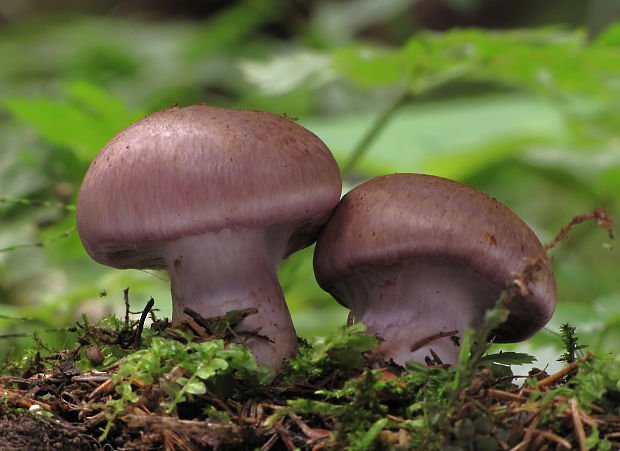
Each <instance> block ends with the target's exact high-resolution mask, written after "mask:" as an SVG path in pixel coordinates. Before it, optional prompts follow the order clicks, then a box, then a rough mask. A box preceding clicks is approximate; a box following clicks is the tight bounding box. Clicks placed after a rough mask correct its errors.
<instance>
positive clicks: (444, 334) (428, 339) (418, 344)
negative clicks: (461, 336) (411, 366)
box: [411, 330, 459, 352]
mask: <svg viewBox="0 0 620 451" xmlns="http://www.w3.org/2000/svg"><path fill="white" fill-rule="evenodd" d="M458 333H459V331H458V330H449V331H447V332H439V333H436V334H435V335H431V336H430V337H426V338H423V339H422V340H419V341H416V342H415V343H414V344H413V345H412V346H411V352H413V351H417V350H418V349H420V348H423V347H424V346H426V345H427V344H429V343H430V342H432V341H435V340H439V339H440V338H445V337H452V336H453V335H456V334H458Z"/></svg>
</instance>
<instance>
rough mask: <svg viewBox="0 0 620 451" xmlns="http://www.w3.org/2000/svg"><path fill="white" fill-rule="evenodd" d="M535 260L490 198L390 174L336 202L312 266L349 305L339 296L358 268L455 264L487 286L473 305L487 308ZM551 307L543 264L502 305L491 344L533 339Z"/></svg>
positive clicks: (527, 236) (509, 215)
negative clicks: (522, 290) (524, 288)
mask: <svg viewBox="0 0 620 451" xmlns="http://www.w3.org/2000/svg"><path fill="white" fill-rule="evenodd" d="M540 255H543V247H542V245H541V244H540V241H539V240H538V239H537V238H536V235H535V234H534V233H533V232H532V230H531V229H530V228H529V227H528V226H527V225H526V224H525V223H524V222H523V221H522V220H521V219H520V218H519V217H518V216H517V215H515V214H514V213H513V212H512V211H511V210H510V209H508V208H507V207H506V206H504V205H502V204H501V203H499V202H498V201H497V200H495V199H494V198H492V197H490V196H488V195H486V194H484V193H482V192H480V191H478V190H475V189H473V188H471V187H469V186H466V185H463V184H461V183H458V182H455V181H452V180H448V179H444V178H440V177H434V176H430V175H422V174H393V175H386V176H382V177H377V178H374V179H372V180H370V181H368V182H366V183H364V184H362V185H360V186H358V187H357V188H355V189H353V190H351V191H350V192H349V193H347V194H346V195H345V196H344V197H343V199H342V200H341V202H340V204H339V206H338V207H337V208H336V210H335V212H334V214H333V216H332V218H331V219H330V221H329V223H328V224H327V225H326V226H325V228H324V229H323V231H322V232H321V235H320V237H319V240H318V242H317V246H316V252H315V259H314V267H315V273H316V278H317V280H318V282H319V285H320V286H321V287H323V288H324V289H325V290H326V291H328V292H330V293H331V294H332V295H333V296H334V297H335V298H336V299H337V300H338V301H339V302H340V303H342V304H343V305H345V306H350V304H351V303H350V302H349V299H347V296H351V293H352V292H354V291H355V290H351V289H350V287H347V284H348V281H347V280H348V279H349V278H350V277H351V276H352V275H354V274H355V273H356V272H359V271H361V270H364V271H365V270H369V268H375V269H376V271H381V270H382V268H388V267H390V266H391V265H394V264H395V263H397V262H406V261H412V262H413V261H415V262H424V261H425V260H428V261H429V262H430V261H432V262H435V263H437V262H439V263H440V264H443V263H446V264H449V265H458V266H461V265H462V266H463V267H466V268H467V271H470V272H472V273H474V274H476V275H477V276H479V277H480V278H481V279H482V280H485V283H486V282H488V283H489V286H491V287H495V289H494V290H493V289H492V290H487V291H488V293H490V298H489V299H480V303H481V305H484V306H485V308H489V307H492V306H493V305H494V304H495V302H496V301H497V299H498V298H499V295H500V294H501V292H502V290H503V289H504V288H506V287H507V284H508V283H509V282H510V281H512V280H513V279H514V277H515V274H516V273H519V272H520V271H522V270H523V269H524V266H525V264H526V259H528V258H532V257H537V256H540ZM419 265H420V264H417V266H416V268H418V270H419V268H420V266H419ZM445 302H446V304H447V303H448V301H447V300H446V301H445ZM555 302H556V287H555V280H554V277H553V273H552V270H551V267H550V266H549V264H548V263H547V262H544V263H543V265H542V268H541V269H540V271H539V273H538V274H537V275H536V278H535V282H534V283H532V284H531V285H530V286H529V295H526V296H514V297H512V298H510V299H509V300H508V301H507V307H508V309H509V310H510V316H509V319H508V321H507V322H506V323H505V324H503V325H502V326H501V327H500V329H499V330H498V331H496V332H497V333H498V337H497V341H504V342H512V341H519V340H523V339H526V338H528V337H529V336H531V335H532V334H534V333H535V332H536V331H538V330H539V329H540V328H542V327H543V326H544V325H545V324H546V323H547V322H548V321H549V319H550V318H551V316H552V314H553V311H554V308H555ZM447 308H449V307H447ZM354 313H355V312H354Z"/></svg>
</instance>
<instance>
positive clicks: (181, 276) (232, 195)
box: [77, 105, 341, 370]
mask: <svg viewBox="0 0 620 451" xmlns="http://www.w3.org/2000/svg"><path fill="white" fill-rule="evenodd" d="M340 193H341V179H340V173H339V170H338V166H337V164H336V161H335V160H334V158H333V156H332V154H331V152H330V151H329V149H328V148H327V147H326V146H325V145H324V144H323V142H322V141H321V140H320V139H319V138H318V137H316V136H315V135H314V134H313V133H311V132H309V131H308V130H306V129H305V128H303V127H301V126H300V125H297V124H296V123H294V122H292V121H290V120H288V119H286V118H284V117H281V116H278V115H275V114H270V113H266V112H261V111H241V110H229V109H223V108H213V107H209V106H206V105H194V106H190V107H187V108H177V107H173V108H170V109H167V110H163V111H159V112H157V113H154V114H151V115H150V116H147V117H146V118H144V119H142V120H140V121H138V122H136V123H135V124H133V125H131V126H129V127H128V128H127V129H125V130H123V131H122V132H120V133H119V134H118V135H117V136H116V137H114V138H113V139H112V140H111V141H110V142H109V143H108V144H107V145H106V146H105V147H104V148H103V149H102V150H101V152H100V153H99V154H98V155H97V157H96V158H95V160H94V161H93V162H92V164H91V166H90V168H89V169H88V172H87V174H86V176H85V178H84V181H83V183H82V187H81V189H80V193H79V197H78V203H77V228H78V232H79V235H80V238H81V240H82V243H83V245H84V247H85V249H86V251H87V252H88V253H89V254H90V256H91V257H92V258H93V259H94V260H96V261H97V262H99V263H102V264H104V265H108V266H113V267H115V268H121V269H124V268H154V269H166V270H167V271H168V273H169V274H170V278H171V283H172V303H173V314H172V316H173V322H175V323H178V322H179V321H181V320H182V319H183V318H184V316H185V315H184V309H185V308H186V307H189V308H190V309H192V310H194V311H195V312H197V313H199V314H200V315H202V316H203V317H213V316H219V315H223V314H225V313H226V312H228V311H231V310H241V309H246V308H253V307H255V308H257V309H258V313H256V314H254V315H250V316H248V317H247V318H245V319H244V320H243V321H241V322H240V323H239V325H238V326H237V327H236V329H235V331H236V333H237V334H238V335H239V336H241V337H242V338H243V342H244V344H246V345H247V346H248V347H250V348H251V349H252V350H253V352H254V354H255V355H256V357H257V360H258V362H259V363H262V364H266V365H270V366H271V367H273V368H275V369H276V370H277V369H280V368H281V367H282V365H283V363H284V361H285V360H286V359H287V358H289V357H291V356H292V355H294V353H295V352H296V347H297V337H296V335H295V330H294V328H293V323H292V321H291V317H290V314H289V312H288V309H287V307H286V304H285V301H284V297H283V295H282V290H281V288H280V285H279V283H278V279H277V275H276V268H277V265H278V263H279V262H280V261H281V260H282V259H283V258H285V257H287V256H288V255H290V254H292V253H293V252H296V251H297V250H299V249H302V248H304V247H306V246H308V245H309V244H311V243H312V242H313V241H314V240H315V238H316V235H317V234H318V229H319V227H320V226H321V225H322V224H323V223H324V222H325V221H326V220H327V219H328V217H329V216H330V214H331V212H332V210H333V208H334V207H335V206H336V204H337V203H338V199H339V197H340Z"/></svg>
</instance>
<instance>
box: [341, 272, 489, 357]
mask: <svg viewBox="0 0 620 451" xmlns="http://www.w3.org/2000/svg"><path fill="white" fill-rule="evenodd" d="M347 291H348V297H347V298H346V299H347V300H348V301H349V304H350V307H351V310H352V311H353V314H354V315H355V318H356V321H359V322H363V323H364V324H366V326H368V331H369V332H371V333H374V334H377V335H378V336H379V337H381V338H383V340H384V341H383V342H382V343H380V344H379V345H378V346H377V347H376V348H375V350H374V357H375V358H376V359H377V360H379V361H386V362H389V361H390V360H393V361H394V362H395V363H397V364H399V365H404V363H405V362H406V361H408V360H414V361H417V362H422V363H424V362H425V358H426V357H429V358H431V359H432V358H433V355H432V353H431V352H430V351H431V349H432V350H433V352H434V353H435V354H436V355H437V356H438V357H439V359H440V360H441V362H443V363H448V364H453V363H456V362H457V361H458V355H459V352H460V342H461V340H462V338H463V334H464V332H465V329H466V328H468V327H471V328H476V327H480V326H481V325H482V320H483V318H484V311H485V310H486V309H487V308H490V307H492V305H488V304H485V303H484V302H481V300H483V299H497V298H498V297H499V294H500V290H499V289H498V288H497V287H495V286H493V285H492V284H490V283H489V282H488V281H486V280H485V279H483V278H481V277H480V276H478V275H477V274H475V273H473V272H471V271H470V270H468V269H466V268H464V267H463V266H461V265H460V264H458V263H453V262H440V261H438V262H430V263H428V262H426V263H419V262H407V263H404V264H399V265H393V266H389V267H384V268H380V269H377V268H374V269H373V270H370V269H368V270H362V271H360V272H359V274H358V275H357V276H356V277H355V278H354V279H353V280H350V281H349V283H348V284H347ZM455 330H456V331H458V332H457V333H456V334H455V335H452V336H444V337H441V335H439V334H442V333H448V332H451V331H455ZM438 336H439V337H441V338H437V337H438ZM432 337H436V338H435V339H434V340H432V341H428V342H427V343H426V344H422V345H420V344H421V343H424V342H425V341H427V339H429V338H432ZM414 348H415V349H414ZM412 349H413V350H412Z"/></svg>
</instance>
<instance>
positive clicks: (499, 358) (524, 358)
mask: <svg viewBox="0 0 620 451" xmlns="http://www.w3.org/2000/svg"><path fill="white" fill-rule="evenodd" d="M535 361H536V357H534V356H532V355H529V354H525V353H523V352H511V351H508V352H504V351H500V352H499V353H496V354H487V355H485V356H484V357H482V358H481V359H480V363H483V364H486V363H499V364H501V365H526V364H528V363H534V362H535Z"/></svg>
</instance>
